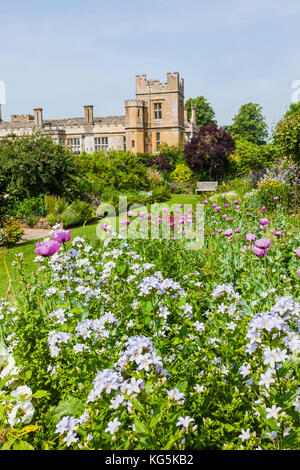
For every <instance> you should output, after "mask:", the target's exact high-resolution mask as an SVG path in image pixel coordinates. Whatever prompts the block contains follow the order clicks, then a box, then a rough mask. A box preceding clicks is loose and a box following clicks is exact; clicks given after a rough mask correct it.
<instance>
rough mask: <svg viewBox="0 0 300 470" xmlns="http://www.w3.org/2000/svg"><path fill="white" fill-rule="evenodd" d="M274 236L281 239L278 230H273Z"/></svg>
mask: <svg viewBox="0 0 300 470" xmlns="http://www.w3.org/2000/svg"><path fill="white" fill-rule="evenodd" d="M274 235H276V236H277V237H281V235H282V233H281V232H280V230H275V232H274Z"/></svg>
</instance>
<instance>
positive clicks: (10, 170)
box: [0, 133, 76, 199]
mask: <svg viewBox="0 0 300 470" xmlns="http://www.w3.org/2000/svg"><path fill="white" fill-rule="evenodd" d="M75 173H76V171H75V165H74V161H73V156H72V155H71V154H70V153H69V151H68V150H67V149H65V148H64V147H62V146H60V145H57V144H56V143H55V142H53V141H52V139H51V137H44V136H42V135H41V134H39V133H37V134H34V135H32V136H22V137H20V136H16V135H10V136H8V137H6V138H4V139H2V140H1V142H0V194H1V193H2V194H6V193H7V194H9V195H10V196H14V197H17V198H20V199H23V198H25V197H34V196H38V195H39V194H55V195H59V196H60V195H63V194H64V195H65V194H66V192H72V186H73V182H74V180H73V177H74V176H75ZM70 196H71V197H72V194H70Z"/></svg>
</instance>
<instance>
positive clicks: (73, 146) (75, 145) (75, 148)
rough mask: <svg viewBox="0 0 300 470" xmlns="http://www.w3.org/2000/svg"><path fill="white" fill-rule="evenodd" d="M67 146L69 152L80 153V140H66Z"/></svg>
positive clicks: (75, 138)
mask: <svg viewBox="0 0 300 470" xmlns="http://www.w3.org/2000/svg"><path fill="white" fill-rule="evenodd" d="M67 146H68V147H70V150H71V152H72V153H80V152H81V145H80V138H79V137H72V138H70V139H67Z"/></svg>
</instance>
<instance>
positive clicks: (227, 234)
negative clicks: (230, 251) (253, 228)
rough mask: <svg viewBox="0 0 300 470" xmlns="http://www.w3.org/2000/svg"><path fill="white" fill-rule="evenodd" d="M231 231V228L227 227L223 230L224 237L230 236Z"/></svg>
mask: <svg viewBox="0 0 300 470" xmlns="http://www.w3.org/2000/svg"><path fill="white" fill-rule="evenodd" d="M232 233H233V232H232V230H231V228H228V229H227V230H225V232H224V235H225V237H231V235H232Z"/></svg>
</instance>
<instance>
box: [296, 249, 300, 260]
mask: <svg viewBox="0 0 300 470" xmlns="http://www.w3.org/2000/svg"><path fill="white" fill-rule="evenodd" d="M296 255H297V256H298V258H300V248H298V249H297V250H296Z"/></svg>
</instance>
